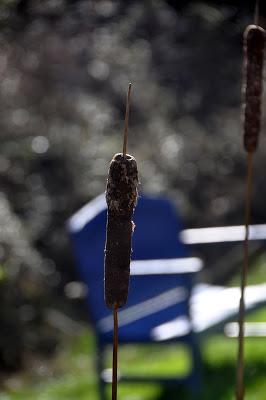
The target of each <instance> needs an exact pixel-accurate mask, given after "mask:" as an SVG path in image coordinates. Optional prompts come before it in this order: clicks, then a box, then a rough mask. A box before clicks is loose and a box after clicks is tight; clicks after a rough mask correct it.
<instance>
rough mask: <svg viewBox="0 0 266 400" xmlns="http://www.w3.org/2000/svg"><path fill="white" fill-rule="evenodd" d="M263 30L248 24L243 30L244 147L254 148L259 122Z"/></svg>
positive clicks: (247, 149) (249, 150)
mask: <svg viewBox="0 0 266 400" xmlns="http://www.w3.org/2000/svg"><path fill="white" fill-rule="evenodd" d="M264 47H265V31H264V29H262V28H261V27H259V26H256V25H249V26H248V27H247V28H246V30H245V32H244V84H243V92H244V147H245V149H246V151H247V152H253V151H255V150H256V148H257V145H258V139H259V132H260V122H261V95H262V81H263V78H262V72H263V58H264Z"/></svg>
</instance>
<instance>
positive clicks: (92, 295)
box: [68, 194, 187, 323]
mask: <svg viewBox="0 0 266 400" xmlns="http://www.w3.org/2000/svg"><path fill="white" fill-rule="evenodd" d="M106 218H107V210H106V203H105V197H104V194H103V195H100V196H98V197H97V198H96V199H94V200H93V201H91V202H90V203H88V204H87V205H86V206H85V207H83V208H82V209H81V210H80V211H78V212H77V213H76V214H75V215H74V216H73V217H72V218H71V219H70V220H69V223H68V229H69V232H70V236H71V239H72V243H73V247H74V254H75V257H76V260H77V264H78V267H79V271H80V276H81V279H82V280H83V281H84V282H85V283H86V284H87V286H88V296H87V301H88V305H89V308H90V314H91V318H92V320H94V322H95V323H96V322H97V321H99V320H100V319H102V318H103V317H105V316H107V315H109V314H110V311H109V310H108V309H107V308H106V306H105V304H104V298H103V278H104V276H103V275H104V274H103V264H104V244H105V227H106ZM133 220H134V223H135V225H136V228H135V231H134V235H133V245H132V247H133V254H132V259H134V260H148V259H166V258H179V257H185V256H187V250H186V248H185V246H184V245H183V244H182V243H181V242H180V241H179V239H178V234H179V232H180V230H181V228H182V227H181V223H180V220H179V218H178V216H177V214H176V211H175V208H174V206H173V204H172V203H171V202H170V201H169V200H168V199H166V198H163V197H159V198H158V197H156V198H155V197H148V196H144V195H141V196H140V198H139V201H138V204H137V207H136V210H135V213H134V217H133ZM154 282H155V281H154ZM158 282H160V279H157V280H156V283H155V284H154V285H153V284H152V282H150V283H149V284H148V288H147V287H146V289H147V290H146V291H147V293H150V295H156V296H157V295H159V294H160V293H161V292H164V291H165V290H169V289H171V288H173V287H175V286H176V284H177V283H176V280H174V279H170V277H169V279H166V280H165V281H164V283H162V285H161V287H160V284H159V287H158ZM142 289H143V288H142ZM144 292H145V290H144ZM139 298H142V296H139V295H138V294H137V293H133V292H132V293H131V296H130V299H129V300H130V304H131V305H132V304H134V301H135V299H136V301H138V299H139Z"/></svg>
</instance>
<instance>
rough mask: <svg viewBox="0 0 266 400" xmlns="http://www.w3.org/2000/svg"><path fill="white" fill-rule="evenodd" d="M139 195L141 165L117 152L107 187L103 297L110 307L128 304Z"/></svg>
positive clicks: (129, 156)
mask: <svg viewBox="0 0 266 400" xmlns="http://www.w3.org/2000/svg"><path fill="white" fill-rule="evenodd" d="M137 197H138V169H137V163H136V160H135V158H134V157H133V156H131V155H129V154H126V155H125V156H124V155H123V154H122V153H118V154H116V155H115V156H114V157H113V159H112V161H111V164H110V169H109V174H108V179H107V187H106V202H107V208H108V213H107V225H106V242H105V259H104V264H105V268H104V293H105V295H104V297H105V303H106V305H107V307H109V308H114V307H117V308H119V307H122V306H124V305H125V304H126V301H127V296H128V287H129V276H130V256H131V252H132V250H131V247H132V234H133V230H134V226H135V225H134V223H133V222H132V215H133V212H134V209H135V206H136V202H137Z"/></svg>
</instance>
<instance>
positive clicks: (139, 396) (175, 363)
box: [0, 256, 266, 400]
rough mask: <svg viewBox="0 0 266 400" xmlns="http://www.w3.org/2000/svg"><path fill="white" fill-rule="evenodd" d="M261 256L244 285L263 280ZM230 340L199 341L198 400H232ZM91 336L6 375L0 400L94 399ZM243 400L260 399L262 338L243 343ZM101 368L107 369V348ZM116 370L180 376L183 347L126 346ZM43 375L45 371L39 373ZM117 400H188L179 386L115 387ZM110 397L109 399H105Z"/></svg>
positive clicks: (256, 316)
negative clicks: (200, 392)
mask: <svg viewBox="0 0 266 400" xmlns="http://www.w3.org/2000/svg"><path fill="white" fill-rule="evenodd" d="M265 270H266V258H265V256H263V257H262V258H261V259H260V262H259V263H258V265H257V267H256V268H255V269H254V271H253V272H252V273H251V274H250V278H249V281H250V283H257V282H259V281H261V279H262V277H264V276H266V274H265ZM247 320H248V321H253V322H254V321H257V322H259V321H266V308H265V309H262V310H260V311H258V312H256V313H253V314H251V315H250V316H248V318H247ZM236 346H237V343H236V339H232V338H225V337H224V336H212V337H210V338H209V339H206V340H204V341H203V342H202V354H203V361H204V363H203V380H204V388H203V395H202V399H204V400H213V399H215V400H233V399H234V387H235V373H236V372H235V371H236V367H235V365H236V350H237V347H236ZM94 349H95V344H94V338H93V336H92V334H91V333H90V331H86V332H83V333H82V334H80V335H79V336H77V337H75V338H71V339H69V338H68V339H66V340H65V342H64V344H63V345H62V348H61V349H60V351H59V352H58V355H57V356H56V358H55V359H54V360H53V361H50V362H49V363H47V361H44V360H43V361H39V365H38V367H34V364H33V365H32V366H31V367H30V368H29V371H28V372H24V373H23V374H20V375H16V376H13V377H9V379H7V380H6V381H4V382H5V384H4V386H3V389H2V391H0V400H25V399H27V400H60V399H64V400H98V395H97V385H96V382H97V377H96V373H95V368H94V357H95V353H94ZM245 350H246V359H247V362H246V370H245V383H246V397H245V400H265V398H266V394H265V393H266V379H265V377H266V338H249V339H247V340H246V346H245ZM106 364H107V366H108V367H110V366H111V350H110V354H109V356H108V357H107V361H106ZM119 364H120V367H121V370H122V371H124V372H127V373H137V374H146V375H150V374H156V373H158V374H160V375H168V374H173V375H176V374H182V373H186V372H187V371H188V370H189V368H190V363H189V357H188V355H187V353H186V351H185V349H184V348H183V347H180V346H176V345H168V346H165V345H161V346H159V345H149V346H126V347H122V346H121V349H120V352H119ZM45 371H46V372H45ZM118 397H119V400H171V399H177V398H182V400H187V399H189V395H188V394H187V393H186V392H185V391H184V390H183V388H175V387H172V388H164V387H161V386H160V385H156V384H152V385H151V384H146V385H144V384H141V385H136V384H134V385H129V384H120V385H119V391H118ZM109 398H111V396H109Z"/></svg>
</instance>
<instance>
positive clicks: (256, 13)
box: [254, 0, 260, 25]
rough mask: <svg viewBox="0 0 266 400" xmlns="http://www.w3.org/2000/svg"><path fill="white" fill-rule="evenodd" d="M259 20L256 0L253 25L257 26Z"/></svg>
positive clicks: (258, 8) (258, 6)
mask: <svg viewBox="0 0 266 400" xmlns="http://www.w3.org/2000/svg"><path fill="white" fill-rule="evenodd" d="M259 19H260V0H256V3H255V11H254V25H259Z"/></svg>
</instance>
